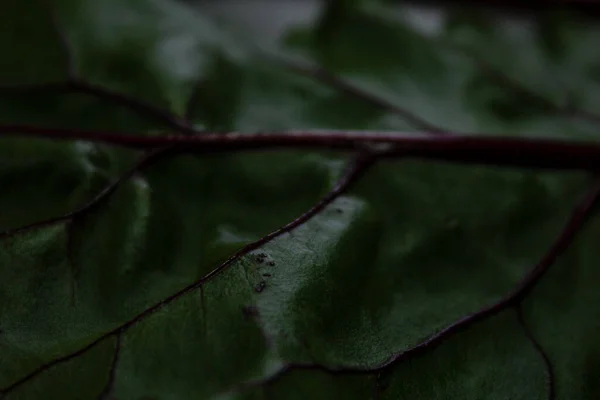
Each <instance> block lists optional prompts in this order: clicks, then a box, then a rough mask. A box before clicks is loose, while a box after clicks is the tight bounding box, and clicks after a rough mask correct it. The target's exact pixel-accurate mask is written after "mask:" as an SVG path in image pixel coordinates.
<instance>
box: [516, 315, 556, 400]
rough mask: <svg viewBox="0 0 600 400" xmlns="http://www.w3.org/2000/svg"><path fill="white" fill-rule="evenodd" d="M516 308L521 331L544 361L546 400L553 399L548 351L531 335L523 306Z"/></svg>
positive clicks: (553, 384)
mask: <svg viewBox="0 0 600 400" xmlns="http://www.w3.org/2000/svg"><path fill="white" fill-rule="evenodd" d="M516 309H517V318H518V320H519V324H520V325H521V327H522V328H523V331H524V332H525V335H526V336H527V339H529V342H531V345H532V346H533V347H534V348H535V350H536V351H537V352H538V354H539V355H540V357H542V360H543V361H544V368H545V370H546V381H547V385H548V400H554V399H555V397H556V391H555V387H556V384H555V381H556V379H555V377H554V368H553V367H552V362H551V361H550V357H549V356H548V353H547V352H546V351H545V350H544V348H543V347H542V345H541V344H540V342H539V341H538V340H537V339H536V338H535V336H534V335H533V332H532V331H531V329H530V328H529V326H528V325H527V322H526V321H525V316H524V315H523V308H522V307H521V305H520V304H519V305H517V307H516Z"/></svg>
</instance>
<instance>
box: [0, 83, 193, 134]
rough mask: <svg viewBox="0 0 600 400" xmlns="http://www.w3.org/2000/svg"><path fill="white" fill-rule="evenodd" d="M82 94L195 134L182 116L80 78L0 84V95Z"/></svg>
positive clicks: (182, 131)
mask: <svg viewBox="0 0 600 400" xmlns="http://www.w3.org/2000/svg"><path fill="white" fill-rule="evenodd" d="M21 93H23V94H30V95H36V94H42V93H56V94H83V95H86V96H91V97H96V98H98V99H102V100H106V101H110V102H113V103H116V104H120V105H121V106H123V107H125V108H128V109H130V110H132V111H133V112H135V113H137V114H138V115H141V116H144V117H146V118H149V119H152V120H153V121H155V122H156V123H160V124H162V125H163V126H165V127H168V128H171V129H173V130H175V131H177V132H180V133H182V134H187V135H189V134H195V133H198V132H199V131H197V130H195V129H194V128H193V127H192V126H191V124H190V123H189V122H187V121H186V120H185V119H183V118H179V117H178V116H176V115H174V114H171V113H169V112H168V111H165V110H163V109H161V108H159V107H156V106H154V105H152V104H150V103H147V102H145V101H142V100H139V99H137V98H135V97H131V96H128V95H126V94H124V93H120V92H118V91H115V90H111V89H107V88H104V87H102V86H99V85H96V84H93V83H90V82H86V81H84V80H81V79H72V80H70V81H67V82H51V83H40V84H30V85H2V86H0V95H8V96H12V95H14V94H21Z"/></svg>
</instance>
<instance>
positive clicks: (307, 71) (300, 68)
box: [270, 57, 447, 134]
mask: <svg viewBox="0 0 600 400" xmlns="http://www.w3.org/2000/svg"><path fill="white" fill-rule="evenodd" d="M270 58H271V60H272V61H274V62H276V63H278V64H281V65H283V66H284V67H286V68H288V69H289V70H290V71H294V72H296V73H298V74H301V75H304V76H307V77H309V78H311V79H313V80H315V81H318V82H321V83H324V84H326V85H328V86H330V87H332V88H334V89H336V90H339V91H340V92H342V93H345V94H347V95H350V96H352V97H355V98H357V99H361V100H363V101H364V102H366V103H370V104H372V105H374V106H376V107H378V108H380V109H382V110H385V111H388V112H390V113H392V114H395V115H397V116H399V117H400V118H402V119H404V120H405V121H406V122H408V123H409V124H411V125H412V126H414V127H416V128H418V129H423V130H426V131H429V132H431V133H440V134H443V133H446V132H447V131H446V130H444V129H442V128H440V127H439V126H437V125H434V124H431V123H429V122H427V121H426V120H424V119H422V118H421V117H419V116H418V115H415V114H413V113H412V112H410V111H408V110H406V109H404V108H402V107H400V106H397V105H395V104H394V103H392V102H390V101H388V100H385V99H383V98H381V97H379V96H377V95H375V94H372V93H369V92H367V91H365V90H363V89H361V88H359V87H358V86H357V85H355V84H354V83H352V82H350V81H348V80H345V79H342V78H340V77H338V76H336V75H334V74H332V73H330V72H328V71H326V70H325V69H323V68H319V67H313V66H309V65H301V64H297V63H294V62H292V61H288V60H284V59H279V58H275V57H270Z"/></svg>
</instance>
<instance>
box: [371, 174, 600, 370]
mask: <svg viewBox="0 0 600 400" xmlns="http://www.w3.org/2000/svg"><path fill="white" fill-rule="evenodd" d="M599 197H600V179H596V182H595V183H594V185H593V187H592V188H591V190H589V191H588V193H587V194H586V196H585V197H584V198H583V200H581V201H580V203H579V204H578V205H577V206H576V207H575V210H574V211H573V213H572V214H571V217H570V219H569V221H568V223H567V225H566V226H565V227H564V228H563V230H562V232H561V233H560V235H559V237H558V239H557V240H556V241H555V242H554V244H553V245H552V247H551V248H550V249H549V250H548V251H547V252H546V254H544V256H543V257H542V259H541V260H540V261H539V262H538V264H537V265H536V266H535V267H534V268H533V269H531V270H530V271H529V272H528V273H527V274H526V275H525V277H524V278H523V279H522V280H521V281H520V282H519V283H518V284H517V286H516V287H515V288H514V289H513V290H512V291H511V292H509V293H508V294H507V295H506V296H504V297H503V298H502V299H500V300H499V301H498V302H496V303H494V304H491V305H489V306H486V307H484V308H482V309H480V310H479V311H477V312H475V313H474V314H471V315H468V316H466V317H463V318H461V319H459V320H458V321H456V322H454V323H453V324H451V325H449V326H448V327H446V328H444V329H442V330H441V331H440V332H438V333H436V334H434V335H433V336H431V337H430V338H428V339H427V340H425V341H423V342H421V343H420V344H418V345H416V346H414V347H412V348H410V349H408V350H405V351H403V352H400V353H397V354H395V355H393V356H392V357H390V359H389V360H388V361H387V362H385V363H384V364H383V366H382V367H380V368H385V367H388V366H391V365H392V364H394V363H396V362H398V361H400V360H403V359H406V358H408V357H410V356H413V355H414V354H416V353H419V352H421V351H423V350H425V349H430V348H432V347H435V346H437V345H439V344H440V343H441V342H442V341H444V340H445V339H447V338H449V337H450V336H452V335H454V334H455V333H457V332H459V331H461V330H464V329H465V328H467V327H469V326H471V325H472V324H474V323H476V322H479V321H482V320H484V319H485V318H488V317H491V316H492V315H496V314H498V313H500V312H501V311H504V310H506V309H508V308H509V307H513V306H517V305H519V304H520V303H521V301H523V299H524V298H525V297H526V296H527V295H528V294H529V293H530V292H531V290H532V289H533V288H534V287H535V285H536V284H537V283H539V281H540V280H541V279H542V277H543V276H544V275H545V274H546V273H547V272H548V270H549V269H550V266H551V265H552V264H553V263H554V262H555V261H556V259H557V258H558V257H559V256H560V255H561V254H562V253H564V252H565V251H566V250H567V249H568V248H569V246H570V245H571V243H572V242H573V240H574V239H575V236H576V235H577V233H578V232H579V231H580V230H581V228H582V227H583V225H584V224H585V223H586V222H587V221H588V219H589V218H590V217H591V215H592V214H593V211H594V208H595V206H596V205H597V202H598V198H599Z"/></svg>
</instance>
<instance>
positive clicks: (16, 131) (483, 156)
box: [0, 125, 600, 171]
mask: <svg viewBox="0 0 600 400" xmlns="http://www.w3.org/2000/svg"><path fill="white" fill-rule="evenodd" d="M16 135H18V136H20V137H34V138H43V139H51V140H85V141H90V142H99V143H105V144H111V145H116V146H122V147H129V148H137V149H148V148H150V149H152V148H156V147H164V146H168V145H173V146H175V147H180V148H181V149H182V150H185V151H201V152H227V151H239V150H267V149H286V148H289V149H298V148H311V149H330V150H343V151H356V150H363V149H369V148H371V149H372V150H373V152H375V153H376V154H378V155H379V156H384V157H410V158H422V159H437V160H443V161H452V162H457V163H468V164H484V165H485V164H487V165H497V166H512V167H533V168H552V169H557V170H573V169H575V170H587V171H596V170H598V169H599V167H600V143H598V142H583V141H579V142H573V141H567V140H560V139H543V138H522V137H521V138H516V137H500V136H477V135H432V134H429V135H428V134H418V135H417V134H415V133H406V132H388V131H384V132H374V131H333V130H321V131H319V130H315V131H288V132H272V133H271V132H258V133H249V134H241V133H235V132H232V133H223V134H216V133H207V134H204V135H197V136H186V135H161V136H139V135H130V134H129V135H128V134H123V133H115V132H101V131H80V130H63V129H51V128H42V127H35V126H24V125H5V126H0V138H1V137H2V136H5V137H7V136H16ZM386 145H387V146H386Z"/></svg>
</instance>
